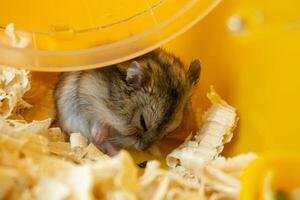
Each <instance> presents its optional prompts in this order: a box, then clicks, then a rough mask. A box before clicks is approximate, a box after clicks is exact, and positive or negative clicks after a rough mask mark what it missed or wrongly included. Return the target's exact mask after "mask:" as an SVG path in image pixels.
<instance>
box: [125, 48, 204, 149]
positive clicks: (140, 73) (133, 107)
mask: <svg viewBox="0 0 300 200" xmlns="http://www.w3.org/2000/svg"><path fill="white" fill-rule="evenodd" d="M121 68H122V67H121ZM200 71H201V66H200V61H199V60H198V59H195V60H193V61H192V62H191V63H190V66H189V69H188V70H187V71H186V70H185V69H184V66H183V64H182V63H181V62H180V60H179V59H177V58H176V57H174V56H173V55H171V54H168V53H166V52H164V51H162V50H157V51H153V52H151V53H148V54H146V55H144V56H142V57H139V58H137V59H135V60H132V61H129V62H128V63H127V67H126V76H125V81H126V83H127V86H128V88H129V90H131V91H134V92H133V93H132V94H131V95H130V102H128V104H127V105H128V106H127V107H128V109H130V112H127V115H124V118H126V119H124V120H125V121H126V122H127V129H128V130H135V133H134V135H135V137H136V142H134V147H135V148H136V149H138V150H145V149H147V148H148V147H150V146H151V145H152V144H153V143H154V142H155V141H157V140H159V139H160V138H162V137H163V136H164V135H165V134H167V133H169V132H171V131H173V130H174V129H176V128H177V127H178V126H179V125H180V123H181V120H182V117H183V116H182V115H183V110H184V107H185V105H186V102H187V101H188V99H189V97H190V96H191V94H192V91H193V89H194V88H195V86H196V85H197V83H198V81H199V77H200ZM128 113H130V114H128ZM121 134H122V133H121ZM131 134H132V133H130V135H131ZM123 135H126V132H123ZM128 135H129V133H128Z"/></svg>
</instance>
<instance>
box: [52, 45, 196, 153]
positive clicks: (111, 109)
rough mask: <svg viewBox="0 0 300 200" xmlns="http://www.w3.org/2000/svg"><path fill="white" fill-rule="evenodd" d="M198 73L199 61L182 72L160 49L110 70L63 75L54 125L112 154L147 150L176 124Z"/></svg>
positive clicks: (180, 64) (175, 62) (194, 85)
mask: <svg viewBox="0 0 300 200" xmlns="http://www.w3.org/2000/svg"><path fill="white" fill-rule="evenodd" d="M200 71H201V66H200V61H199V60H198V59H195V60H193V61H192V62H191V63H190V66H189V69H188V71H187V72H186V71H185V70H184V66H183V64H182V62H181V61H180V60H179V59H178V58H176V57H175V56H174V55H172V54H170V53H167V52H166V51H164V50H162V49H158V50H154V51H152V52H150V53H147V54H145V55H143V56H140V57H138V58H135V59H133V60H130V61H126V62H123V63H120V64H116V65H112V66H108V67H103V68H99V69H92V70H86V71H76V72H65V73H63V74H62V75H61V77H60V80H59V82H58V84H57V87H56V90H55V93H54V95H55V102H56V107H57V115H58V122H59V124H60V126H61V127H62V129H63V130H64V131H65V132H67V133H74V132H80V133H82V134H84V135H85V136H86V137H87V138H88V140H89V141H90V142H92V143H94V144H95V145H96V146H97V147H98V148H99V149H100V150H102V151H104V152H105V153H107V154H109V155H111V156H112V155H115V154H117V152H118V150H119V149H121V148H135V149H137V150H141V151H143V150H146V149H147V148H148V147H150V146H151V145H152V144H153V143H154V142H156V141H157V140H159V139H161V138H162V137H163V136H164V135H165V134H167V133H169V132H171V131H173V130H174V129H176V128H177V127H178V126H179V125H180V123H181V119H182V117H183V116H182V115H183V110H184V107H185V104H186V102H187V101H188V99H189V97H190V96H191V94H192V91H193V89H194V88H195V87H196V85H197V83H198V82H199V77H200Z"/></svg>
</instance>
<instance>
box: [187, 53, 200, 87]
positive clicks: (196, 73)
mask: <svg viewBox="0 0 300 200" xmlns="http://www.w3.org/2000/svg"><path fill="white" fill-rule="evenodd" d="M200 73H201V63H200V60H199V59H194V60H193V61H192V62H191V64H190V67H189V70H188V72H187V79H188V81H189V82H190V84H191V85H196V84H197V83H198V82H199V79H200Z"/></svg>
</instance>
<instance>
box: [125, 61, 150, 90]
mask: <svg viewBox="0 0 300 200" xmlns="http://www.w3.org/2000/svg"><path fill="white" fill-rule="evenodd" d="M148 78H149V77H148V76H147V73H146V71H145V69H143V68H142V67H141V65H140V64H139V63H138V62H137V61H133V62H132V63H131V64H130V66H129V68H128V70H127V75H126V82H127V84H128V85H129V86H131V87H133V88H135V89H140V88H142V87H144V86H145V85H146V83H147V81H148Z"/></svg>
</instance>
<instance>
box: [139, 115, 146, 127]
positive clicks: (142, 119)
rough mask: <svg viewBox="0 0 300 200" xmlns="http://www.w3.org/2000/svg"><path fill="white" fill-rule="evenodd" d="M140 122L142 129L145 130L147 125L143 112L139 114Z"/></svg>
mask: <svg viewBox="0 0 300 200" xmlns="http://www.w3.org/2000/svg"><path fill="white" fill-rule="evenodd" d="M140 124H141V126H142V127H143V129H144V131H147V126H146V122H145V119H144V116H143V114H141V116H140Z"/></svg>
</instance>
